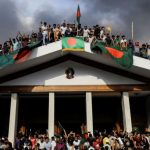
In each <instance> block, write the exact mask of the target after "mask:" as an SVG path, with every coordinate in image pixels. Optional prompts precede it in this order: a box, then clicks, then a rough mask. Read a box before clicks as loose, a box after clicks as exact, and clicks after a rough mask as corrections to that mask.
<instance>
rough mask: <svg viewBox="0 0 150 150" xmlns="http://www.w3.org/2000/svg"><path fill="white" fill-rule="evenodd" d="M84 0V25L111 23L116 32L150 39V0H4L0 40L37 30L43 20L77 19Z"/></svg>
mask: <svg viewBox="0 0 150 150" xmlns="http://www.w3.org/2000/svg"><path fill="white" fill-rule="evenodd" d="M78 4H80V9H81V14H82V17H81V23H82V24H83V25H85V24H86V25H95V24H99V25H104V26H111V27H112V31H113V32H114V33H115V34H125V35H126V36H128V38H130V37H131V22H132V20H133V21H134V37H135V39H136V40H140V41H144V42H149V43H150V31H149V30H150V17H149V15H150V0H0V20H1V21H0V42H4V40H7V39H8V38H9V37H11V38H12V37H14V36H15V35H16V34H17V32H18V31H20V32H21V33H27V32H32V30H33V31H36V29H37V28H38V26H39V23H40V21H47V22H49V23H50V24H53V23H62V22H63V20H66V21H67V22H74V20H75V13H76V10H77V5H78Z"/></svg>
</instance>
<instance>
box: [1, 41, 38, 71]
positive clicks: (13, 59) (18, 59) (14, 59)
mask: <svg viewBox="0 0 150 150" xmlns="http://www.w3.org/2000/svg"><path fill="white" fill-rule="evenodd" d="M40 45H41V42H35V43H33V44H29V45H27V46H26V47H24V48H22V49H19V50H16V51H13V52H11V53H9V54H8V55H7V54H5V55H3V56H0V68H3V67H6V66H8V65H11V64H18V63H22V62H25V61H26V60H27V59H28V58H29V56H30V54H31V50H32V49H34V48H36V47H38V46H40Z"/></svg>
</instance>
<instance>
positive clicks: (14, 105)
mask: <svg viewBox="0 0 150 150" xmlns="http://www.w3.org/2000/svg"><path fill="white" fill-rule="evenodd" d="M17 121H18V94H17V93H12V94H11V105H10V118H9V131H8V140H9V141H10V142H11V143H12V146H13V147H14V145H15V138H16V133H17Z"/></svg>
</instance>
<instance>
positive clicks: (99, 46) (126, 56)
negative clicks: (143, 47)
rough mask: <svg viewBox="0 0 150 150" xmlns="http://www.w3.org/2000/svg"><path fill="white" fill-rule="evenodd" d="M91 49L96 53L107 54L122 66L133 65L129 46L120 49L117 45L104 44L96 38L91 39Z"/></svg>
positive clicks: (128, 66) (129, 66)
mask: <svg viewBox="0 0 150 150" xmlns="http://www.w3.org/2000/svg"><path fill="white" fill-rule="evenodd" d="M91 50H92V51H94V52H97V53H101V54H102V53H103V54H107V55H109V56H110V57H111V58H112V59H113V60H114V61H116V62H117V63H118V64H120V65H121V66H122V67H125V68H131V67H132V65H133V54H132V49H131V48H124V49H122V50H121V48H120V47H119V46H105V45H104V44H103V43H102V42H100V41H98V40H93V42H92V43H91Z"/></svg>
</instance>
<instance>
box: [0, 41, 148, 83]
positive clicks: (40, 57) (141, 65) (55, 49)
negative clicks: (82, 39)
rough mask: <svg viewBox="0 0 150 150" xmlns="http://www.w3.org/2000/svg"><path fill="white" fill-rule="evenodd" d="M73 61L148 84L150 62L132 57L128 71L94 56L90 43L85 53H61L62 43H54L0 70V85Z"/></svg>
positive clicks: (35, 50) (105, 59)
mask: <svg viewBox="0 0 150 150" xmlns="http://www.w3.org/2000/svg"><path fill="white" fill-rule="evenodd" d="M65 60H73V61H76V62H81V63H83V64H87V65H91V66H93V67H97V68H100V69H103V70H105V71H110V72H113V73H116V74H119V75H122V76H127V77H131V78H135V79H136V80H139V81H143V82H144V83H150V61H149V60H147V59H143V58H140V57H136V56H133V66H132V67H131V68H130V69H126V68H123V67H122V66H120V65H118V64H117V63H116V62H115V61H113V60H112V59H111V58H109V57H107V56H106V55H102V54H96V53H94V52H92V51H91V49H90V43H85V51H84V52H80V51H62V42H61V41H58V42H54V43H51V44H48V45H44V46H40V47H38V48H35V49H33V50H32V51H31V54H30V56H29V57H28V59H27V60H26V61H25V62H23V63H18V64H12V65H9V66H7V67H4V68H1V69H0V83H2V82H5V81H8V80H12V79H15V78H17V77H18V76H23V75H25V74H26V73H28V74H29V73H32V72H34V71H37V70H38V69H40V68H42V66H43V67H46V66H51V65H55V64H58V63H60V62H63V61H65Z"/></svg>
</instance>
